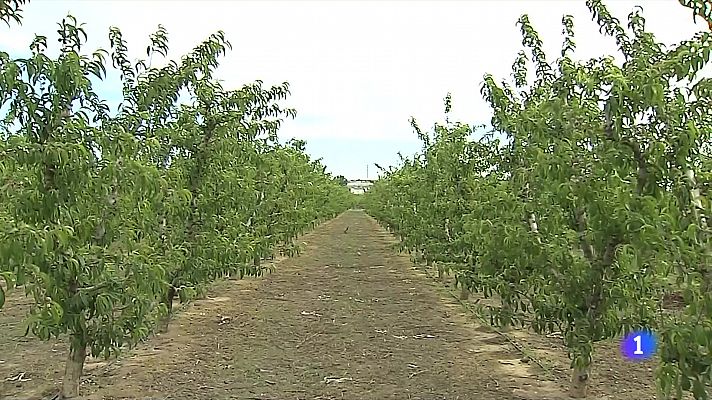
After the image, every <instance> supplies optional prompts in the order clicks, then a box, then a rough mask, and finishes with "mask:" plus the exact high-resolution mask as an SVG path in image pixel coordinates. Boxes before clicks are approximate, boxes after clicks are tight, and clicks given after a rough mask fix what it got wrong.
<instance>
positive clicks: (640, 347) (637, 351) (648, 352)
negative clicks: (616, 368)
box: [621, 330, 657, 361]
mask: <svg viewBox="0 0 712 400" xmlns="http://www.w3.org/2000/svg"><path fill="white" fill-rule="evenodd" d="M656 346H657V340H656V338H655V334H654V333H653V332H651V331H645V330H643V331H634V332H631V333H629V334H627V335H626V336H625V337H624V338H623V340H621V354H622V355H623V357H625V358H627V359H629V360H633V361H640V360H647V359H649V358H650V357H652V356H653V355H654V354H655V350H656Z"/></svg>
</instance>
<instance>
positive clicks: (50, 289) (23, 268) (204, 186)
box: [0, 0, 350, 397]
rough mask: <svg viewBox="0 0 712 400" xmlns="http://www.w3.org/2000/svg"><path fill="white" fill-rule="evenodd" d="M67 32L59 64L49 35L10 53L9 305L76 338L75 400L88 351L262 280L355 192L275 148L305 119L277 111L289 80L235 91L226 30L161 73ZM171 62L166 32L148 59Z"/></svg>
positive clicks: (40, 325)
mask: <svg viewBox="0 0 712 400" xmlns="http://www.w3.org/2000/svg"><path fill="white" fill-rule="evenodd" d="M24 3H26V2H25V1H17V0H3V1H2V2H0V11H1V12H2V13H1V14H0V16H1V17H2V19H3V22H7V23H8V24H13V23H14V22H20V12H21V6H22V5H23V4H24ZM58 35H59V43H60V45H61V48H60V51H59V54H58V55H57V56H56V57H55V56H50V55H49V54H48V53H49V52H48V38H46V37H43V36H36V38H35V39H34V40H33V41H32V43H31V45H30V49H31V53H32V54H31V56H29V57H27V58H23V59H11V58H10V55H9V54H8V53H5V52H0V110H2V112H3V115H4V116H5V118H4V119H3V121H2V123H1V125H0V135H1V140H0V186H1V190H0V276H1V277H2V278H4V282H3V283H2V284H0V307H1V306H2V304H3V303H4V302H5V299H6V296H5V294H6V292H10V291H12V290H23V291H25V292H26V293H27V294H28V295H29V296H31V297H32V298H33V299H34V304H33V305H32V307H31V311H30V315H29V316H28V320H27V330H28V333H29V332H32V333H33V334H35V335H36V336H38V337H39V338H41V339H48V338H50V337H62V338H65V337H66V338H67V339H68V340H69V341H70V353H69V356H68V359H67V365H66V372H65V375H64V381H63V389H62V390H63V395H64V396H65V397H72V396H76V395H78V390H79V379H80V377H81V374H82V369H83V364H84V361H85V359H86V356H87V354H91V355H93V356H100V355H104V356H107V357H108V356H110V355H112V354H114V353H116V352H117V351H119V350H120V349H122V348H125V347H130V346H132V345H134V344H136V343H137V342H138V341H140V340H142V339H144V338H146V337H147V335H149V334H150V333H152V332H154V331H155V330H156V329H161V330H165V329H167V328H168V321H169V320H170V316H171V311H172V306H173V301H174V298H175V297H178V298H179V299H180V301H188V300H190V299H191V298H193V297H194V296H195V295H196V293H197V292H199V291H201V290H203V289H204V288H205V287H206V285H208V284H209V283H210V282H212V281H214V280H216V279H219V278H222V277H227V276H239V277H242V276H245V275H261V274H262V273H263V272H264V270H265V267H264V266H263V265H261V260H264V259H265V258H268V257H271V256H272V255H273V254H274V253H276V252H281V253H282V254H287V255H292V254H294V253H295V252H298V251H299V248H298V246H297V245H295V244H294V242H293V239H295V238H296V237H297V236H298V235H300V234H301V233H303V232H304V231H305V230H306V229H309V228H311V227H313V226H314V225H315V224H316V223H318V222H319V221H322V220H324V219H328V218H331V217H333V216H334V215H336V214H338V213H340V212H341V211H343V210H344V209H346V208H347V207H348V203H349V200H350V193H349V192H348V190H347V189H346V187H345V186H343V185H342V184H341V182H340V181H338V180H337V179H335V178H333V177H331V176H330V175H328V174H326V173H325V169H324V167H323V166H322V165H321V164H320V162H319V161H313V160H310V159H309V157H308V156H307V155H306V154H305V152H304V145H305V144H304V142H301V141H298V140H292V141H290V142H289V143H288V144H287V145H283V144H280V142H279V141H278V138H277V130H278V129H279V127H280V124H281V122H282V121H283V120H284V119H285V118H289V117H293V116H294V115H295V111H294V110H291V109H285V108H283V107H281V106H280V104H279V103H280V102H281V101H283V100H284V99H285V98H286V97H287V95H288V85H287V84H286V83H285V84H283V85H279V86H275V87H271V88H264V87H263V86H262V83H261V82H256V83H253V84H248V85H245V86H243V87H241V88H239V89H237V90H227V89H225V88H223V87H222V86H221V84H220V83H219V82H218V81H217V80H216V79H215V78H214V77H213V74H214V71H215V69H216V67H217V66H218V59H219V57H220V56H221V55H223V54H224V53H225V52H226V51H227V50H228V49H229V48H230V44H229V43H228V42H227V41H226V40H225V38H224V36H223V34H222V32H218V33H216V34H214V35H212V36H210V37H209V38H208V39H207V40H206V41H204V42H203V43H201V44H200V45H198V46H197V47H196V48H195V49H194V50H193V51H192V52H191V53H190V54H188V55H186V56H184V57H182V59H181V60H180V62H176V61H169V62H164V63H163V64H164V66H163V67H160V68H157V67H153V66H152V65H151V63H150V62H148V61H145V60H139V61H138V62H135V63H131V62H130V61H129V59H128V56H127V45H126V43H125V41H124V39H123V38H122V35H121V31H120V30H118V29H117V28H112V29H111V31H110V34H109V40H110V51H105V50H101V49H100V50H96V51H94V52H92V53H88V52H86V51H85V49H84V47H85V46H84V44H85V42H86V34H85V33H84V30H83V29H82V26H81V25H79V24H77V22H76V21H75V20H74V19H73V18H72V17H71V16H70V17H67V18H66V19H65V20H63V21H62V22H61V24H59V29H58ZM55 40H56V39H55ZM51 50H52V49H50V51H51ZM167 51H168V39H167V35H166V32H165V30H164V29H163V28H162V27H159V29H158V31H157V32H156V33H155V34H153V35H151V37H150V45H149V46H148V48H147V51H146V57H147V58H149V59H150V60H153V62H154V63H155V62H156V60H157V59H160V56H164V57H165V56H166V54H167ZM108 63H111V64H112V65H113V66H114V67H115V68H117V69H118V70H119V71H120V75H121V82H122V85H123V87H122V88H121V93H122V94H123V100H122V102H121V105H120V107H119V109H118V111H117V112H116V113H113V114H112V113H111V112H110V109H109V107H108V106H107V104H106V100H105V99H104V98H102V94H101V93H97V91H96V90H95V89H94V88H93V84H94V83H95V82H96V81H97V80H99V79H103V78H104V77H105V76H106V73H107V64H108ZM117 89H118V88H117ZM185 95H187V96H188V97H189V100H188V101H179V99H180V98H181V96H185ZM0 281H2V280H0ZM3 285H4V286H3Z"/></svg>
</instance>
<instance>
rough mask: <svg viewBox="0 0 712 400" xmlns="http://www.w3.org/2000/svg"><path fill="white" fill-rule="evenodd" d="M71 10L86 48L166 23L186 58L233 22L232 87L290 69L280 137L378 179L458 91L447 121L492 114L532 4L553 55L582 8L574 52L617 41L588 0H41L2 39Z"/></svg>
mask: <svg viewBox="0 0 712 400" xmlns="http://www.w3.org/2000/svg"><path fill="white" fill-rule="evenodd" d="M605 4H606V5H607V6H608V8H609V10H610V11H611V13H612V14H613V15H614V16H615V17H617V18H619V19H620V20H621V21H622V22H624V23H625V22H626V19H627V16H628V14H629V13H630V12H631V11H632V10H633V9H634V7H635V6H637V5H641V6H642V7H643V16H644V17H645V18H646V21H647V27H648V30H649V31H651V32H653V33H654V34H655V35H656V37H657V39H658V40H659V41H661V42H663V43H665V44H668V45H672V44H675V43H678V42H680V41H681V40H685V39H688V38H689V37H691V36H692V35H693V34H694V33H695V32H698V31H701V30H704V29H706V24H704V23H703V22H702V21H700V20H699V19H698V22H697V23H696V24H695V23H693V21H692V11H691V10H689V9H687V8H684V7H682V6H681V5H680V4H679V3H678V1H677V0H638V1H626V0H608V1H606V2H605ZM68 14H71V15H73V16H74V17H76V18H77V19H78V20H79V22H83V23H85V24H86V25H85V27H84V28H85V30H86V32H87V34H88V36H89V40H88V43H87V49H88V50H90V51H93V50H94V49H95V48H104V49H108V48H109V41H108V34H109V27H110V26H116V27H119V28H120V29H121V31H122V33H123V34H124V38H125V39H126V40H127V42H128V48H129V56H130V57H132V58H135V59H138V58H143V57H145V49H146V46H147V45H148V43H149V41H148V37H149V35H150V34H151V33H153V32H154V31H155V30H156V28H157V26H158V24H162V25H163V26H165V28H166V29H167V31H168V38H169V47H170V52H169V54H168V59H176V60H178V59H180V57H181V56H182V55H184V54H186V53H188V52H189V51H190V50H191V49H192V48H193V47H194V46H195V45H197V44H199V43H200V42H201V41H203V40H204V39H206V38H207V37H208V36H209V35H210V34H212V33H214V32H216V31H218V30H222V31H224V32H225V35H226V38H227V39H228V40H229V41H230V42H231V44H232V46H233V49H232V51H229V52H228V54H227V55H226V56H224V57H223V58H222V59H221V61H220V67H218V69H217V73H216V77H217V78H218V79H221V80H223V85H224V87H225V88H227V89H236V88H238V87H240V86H242V85H243V84H246V83H250V82H253V81H255V80H258V79H259V80H262V81H264V83H265V85H273V84H279V83H282V82H284V81H287V82H289V84H290V89H291V95H290V97H289V98H288V100H287V101H286V102H285V103H284V104H285V106H288V107H292V108H295V109H296V110H297V117H296V118H295V119H294V120H289V121H286V122H285V123H284V125H283V126H282V129H281V130H280V133H279V135H280V138H281V139H282V140H285V141H286V140H287V139H290V138H298V139H303V140H306V142H307V152H308V153H309V154H310V155H311V156H312V157H313V158H322V159H323V161H322V162H323V163H324V164H325V165H326V166H327V170H328V171H329V172H331V173H333V174H335V175H344V176H346V177H347V178H349V179H362V178H367V177H368V178H374V177H375V176H376V172H377V171H376V168H375V166H374V163H377V164H379V165H381V166H383V167H387V166H394V165H397V164H398V163H399V158H398V155H397V153H398V152H401V153H402V154H403V155H406V156H408V155H411V154H413V153H415V152H416V151H418V150H420V148H421V144H420V142H419V141H418V138H417V137H416V135H415V133H414V132H413V130H412V128H411V126H410V123H409V119H410V117H411V116H412V117H414V118H415V119H416V120H417V121H418V124H419V125H420V127H421V128H423V129H428V128H430V127H432V125H433V124H434V123H435V122H438V121H442V120H443V117H444V114H443V112H444V106H443V99H444V97H445V96H446V94H447V93H448V92H449V93H452V101H453V107H452V111H451V116H450V120H453V121H461V122H465V123H471V124H486V123H488V122H489V120H490V117H491V111H490V109H489V106H488V105H487V103H486V102H485V101H484V100H483V98H482V96H481V94H480V87H481V84H482V80H483V76H484V75H485V74H486V73H491V74H493V75H494V76H495V78H496V79H497V80H501V79H506V78H507V77H508V76H509V75H510V74H511V66H512V63H513V61H514V59H515V57H516V55H517V52H518V51H519V50H521V49H522V45H521V34H520V31H519V28H518V27H517V26H516V21H517V19H518V18H519V16H520V15H522V14H528V15H529V18H530V21H531V23H532V25H533V26H534V28H535V29H536V30H537V31H538V32H539V35H540V38H541V39H542V41H543V42H544V49H545V51H546V53H547V55H548V57H549V59H550V60H552V61H553V60H554V59H555V58H556V57H557V55H558V54H559V52H560V48H561V43H562V35H561V30H562V25H561V19H562V17H563V16H564V15H572V16H573V17H574V29H575V33H576V38H575V41H576V44H577V50H576V53H575V58H578V59H582V60H584V59H588V58H591V57H599V56H602V55H615V54H616V53H617V51H616V47H615V42H614V40H613V39H612V38H609V37H605V36H603V35H602V34H600V33H599V31H598V27H597V25H596V24H595V22H594V21H592V18H591V14H590V12H589V11H588V9H587V8H586V5H585V1H584V0H547V1H536V0H526V1H513V0H496V1H486V0H459V1H444V0H440V1H425V0H410V1H408V0H400V1H376V0H365V1H346V0H332V1H327V0H320V1H298V0H291V1H271V0H262V1H246V0H234V1H228V0H222V1H207V0H202V1H188V0H157V1H138V0H120V1H109V0H79V1H60V0H31V1H30V3H29V4H28V5H27V6H25V8H24V12H23V15H24V20H23V24H22V26H17V25H13V26H12V27H11V28H7V27H6V26H4V25H0V50H2V51H6V52H8V53H10V54H11V56H15V57H19V56H22V55H25V54H27V53H28V46H29V44H30V42H31V41H32V39H33V37H34V35H35V34H42V35H45V36H47V37H48V42H49V43H56V38H57V34H56V30H57V23H58V22H60V21H61V20H62V18H63V17H65V16H66V15H68ZM153 62H154V65H156V66H160V64H161V63H162V61H161V60H154V61H153ZM97 91H98V92H99V94H100V96H101V97H102V98H104V99H106V100H107V101H108V102H109V104H110V105H114V106H115V105H117V104H118V102H119V101H120V96H121V84H120V81H119V79H118V74H117V73H115V72H114V73H111V74H110V75H109V76H108V78H107V79H106V80H105V81H104V82H102V83H101V84H100V85H98V86H97ZM367 166H368V167H367ZM367 170H368V176H367Z"/></svg>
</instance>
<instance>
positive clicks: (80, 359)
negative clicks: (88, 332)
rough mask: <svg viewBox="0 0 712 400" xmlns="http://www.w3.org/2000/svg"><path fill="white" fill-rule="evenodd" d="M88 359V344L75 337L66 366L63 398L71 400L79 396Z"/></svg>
mask: <svg viewBox="0 0 712 400" xmlns="http://www.w3.org/2000/svg"><path fill="white" fill-rule="evenodd" d="M86 357H87V347H86V343H85V342H84V340H83V339H81V338H78V337H76V336H74V335H73V336H72V339H71V345H70V346H69V356H68V357H67V364H66V365H65V366H64V379H63V380H62V396H63V397H64V398H67V399H71V398H75V397H78V396H79V381H80V380H81V378H82V372H83V371H84V360H85V359H86Z"/></svg>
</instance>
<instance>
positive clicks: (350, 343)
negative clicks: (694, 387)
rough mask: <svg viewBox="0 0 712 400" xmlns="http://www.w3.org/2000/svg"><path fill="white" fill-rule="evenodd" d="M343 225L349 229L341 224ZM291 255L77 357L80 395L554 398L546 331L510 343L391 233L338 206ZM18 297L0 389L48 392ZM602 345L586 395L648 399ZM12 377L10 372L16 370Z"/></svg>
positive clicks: (558, 371)
mask: <svg viewBox="0 0 712 400" xmlns="http://www.w3.org/2000/svg"><path fill="white" fill-rule="evenodd" d="M347 226H348V231H347V232H346V233H344V230H345V229H346V227H347ZM300 240H301V241H303V242H304V244H305V247H304V248H305V250H304V252H303V253H302V254H301V255H300V256H298V257H295V258H291V259H285V260H281V261H280V262H279V264H278V265H277V270H276V272H274V273H272V274H269V275H267V276H266V277H263V278H259V279H246V280H242V281H223V282H219V283H218V284H216V285H215V286H214V287H213V289H212V291H211V293H210V294H209V295H208V297H207V298H206V299H205V300H198V301H196V302H195V303H194V304H192V305H190V306H188V307H186V308H185V309H184V310H182V311H181V312H180V313H179V314H178V316H177V317H176V319H175V320H174V321H173V323H172V327H171V330H170V331H169V332H168V333H167V334H164V335H158V336H155V337H153V338H151V339H150V340H148V341H147V342H146V343H143V344H142V345H140V346H139V347H138V348H137V349H135V350H133V351H129V352H126V353H125V354H123V355H122V357H121V358H120V359H119V360H117V361H111V362H104V361H102V360H89V361H88V364H87V371H86V374H85V378H84V380H83V383H82V393H83V394H84V395H85V396H86V398H88V399H128V398H131V399H139V398H142V399H147V398H157V399H158V398H160V399H216V400H218V399H280V400H282V399H284V400H316V399H322V400H325V399H354V400H360V399H364V400H366V399H373V400H385V399H403V400H407V399H412V400H416V399H420V400H425V399H428V400H436V399H448V400H455V399H463V400H464V399H473V400H480V399H481V400H490V399H491V400H495V399H496V400H506V399H562V398H566V396H564V394H563V393H564V388H565V385H566V379H567V377H568V371H567V363H568V361H567V359H566V354H565V353H564V352H563V351H562V347H561V346H560V344H558V343H557V341H556V339H549V338H544V337H541V336H537V335H533V334H530V333H527V332H522V331H510V332H508V333H507V335H509V336H510V337H511V338H514V340H515V341H516V342H517V343H519V344H521V345H523V346H524V348H525V350H526V349H529V351H530V353H528V354H529V355H534V357H535V358H536V359H541V360H542V363H543V365H544V366H545V367H546V368H547V370H542V369H541V368H540V367H539V366H538V365H537V363H536V362H532V361H529V360H528V359H527V358H526V357H524V355H523V354H522V353H521V352H520V351H519V350H517V349H516V348H515V347H514V346H512V344H511V343H510V342H508V341H507V339H505V337H503V336H502V335H500V334H497V333H495V332H494V331H493V330H491V329H490V328H488V327H486V326H484V325H482V324H480V323H478V322H477V320H476V319H474V318H473V317H472V315H471V313H470V312H468V311H467V310H466V309H465V308H464V307H463V306H462V305H461V304H459V303H458V302H457V301H456V300H455V299H453V298H452V297H450V296H449V295H448V293H447V289H445V288H443V286H442V285H441V284H439V283H437V282H435V281H433V280H432V279H430V278H429V277H428V276H427V275H426V274H425V273H423V271H421V270H419V269H418V268H414V267H413V266H412V264H411V263H410V260H409V257H408V256H407V255H402V254H397V253H396V252H395V251H394V250H393V249H392V245H393V244H394V243H395V241H394V239H393V237H392V236H391V235H389V234H388V233H387V232H385V231H384V230H383V229H382V228H381V227H379V226H378V224H377V223H376V222H375V221H374V220H373V219H371V218H370V217H368V216H367V215H366V214H365V213H363V212H360V211H349V212H346V213H344V214H342V215H341V216H339V217H338V218H336V219H334V220H332V221H329V222H327V223H325V224H322V225H321V226H319V227H318V228H317V229H316V230H314V231H313V232H311V233H309V234H307V235H305V236H304V237H303V238H301V239H300ZM23 301H25V299H24V298H21V297H17V295H15V296H13V297H11V298H9V299H8V304H7V305H6V307H5V308H4V309H3V310H2V311H0V398H11V399H41V398H43V396H46V395H48V394H49V393H51V391H52V390H53V389H54V388H56V387H57V385H58V380H59V379H60V377H61V370H62V362H63V359H64V356H65V351H66V346H65V345H64V343H61V342H56V341H50V342H40V341H38V340H36V339H33V338H29V337H28V338H23V337H22V336H21V335H22V333H23V332H22V330H21V318H22V316H23V315H24V313H25V312H26V309H27V305H26V304H23ZM615 348H616V347H615V345H614V344H611V345H609V346H608V347H604V349H603V352H602V353H601V354H603V356H602V357H601V358H602V363H601V364H600V365H599V366H598V368H597V370H596V371H597V373H596V374H595V375H594V377H593V379H594V382H593V385H594V390H593V395H594V396H593V397H592V398H601V399H603V398H605V399H626V400H632V399H636V400H637V399H639V400H644V399H649V398H652V392H653V389H652V388H653V384H652V372H651V371H650V370H649V369H650V368H651V366H650V365H647V364H635V365H632V364H629V363H626V362H624V361H622V360H621V359H620V356H618V354H617V352H616V351H615ZM22 373H24V375H22V376H21V378H23V379H29V380H27V381H22V380H23V379H14V380H11V379H13V378H17V377H18V375H20V374H22Z"/></svg>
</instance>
